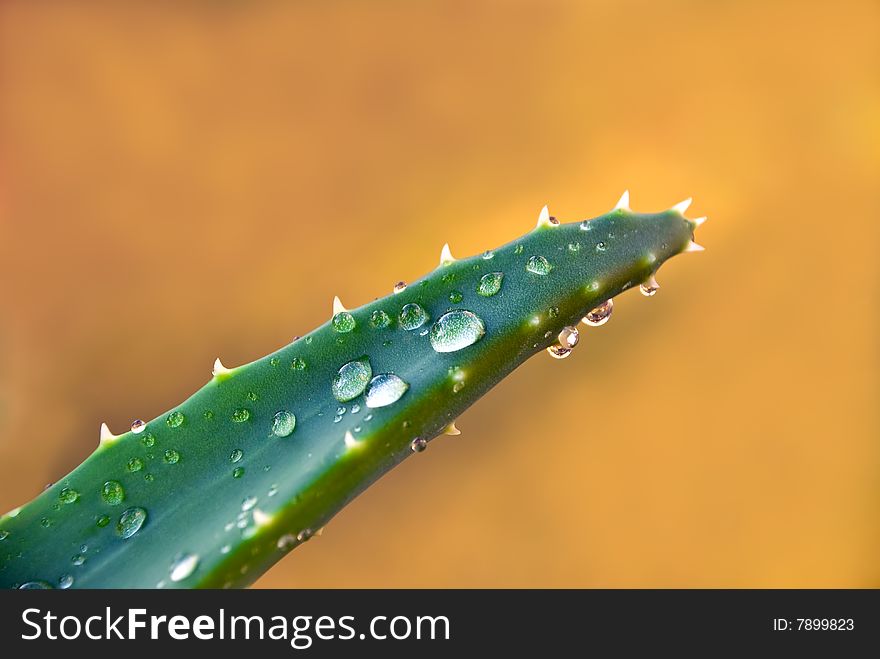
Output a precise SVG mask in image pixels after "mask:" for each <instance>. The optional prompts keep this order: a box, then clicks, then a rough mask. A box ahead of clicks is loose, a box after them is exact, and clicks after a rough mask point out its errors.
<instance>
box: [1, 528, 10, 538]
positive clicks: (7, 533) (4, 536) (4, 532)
mask: <svg viewBox="0 0 880 659" xmlns="http://www.w3.org/2000/svg"><path fill="white" fill-rule="evenodd" d="M8 537H9V531H5V530H0V540H6V538H8Z"/></svg>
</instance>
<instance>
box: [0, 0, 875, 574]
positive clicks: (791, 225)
mask: <svg viewBox="0 0 880 659" xmlns="http://www.w3.org/2000/svg"><path fill="white" fill-rule="evenodd" d="M878 62H880V5H878V3H877V2H873V1H864V2H859V1H851V2H837V3H828V2H804V1H802V0H801V1H791V2H758V1H754V2H751V1H749V2H703V1H689V2H688V1H682V2H647V1H644V2H608V1H601V0H597V1H594V2H549V1H542V2H488V3H487V2H481V3H478V2H464V1H446V2H440V3H429V2H419V3H408V2H403V1H398V2H391V1H383V2H379V1H378V0H377V1H374V2H305V1H304V2H296V3H280V2H266V3H250V2H233V1H224V2H219V1H217V2H193V3H173V2H149V3H147V2H142V3H123V4H121V5H120V4H118V3H113V4H111V3H98V2H79V3H33V2H27V1H26V0H22V1H19V2H10V1H6V2H3V3H2V5H0V282H2V283H0V286H2V291H0V292H2V306H0V461H2V464H3V469H2V477H0V510H6V509H9V508H12V507H13V506H16V505H19V504H21V503H23V502H24V501H25V500H27V499H29V498H31V497H32V496H34V495H36V494H37V493H39V492H40V490H41V489H42V487H43V485H44V484H45V483H47V482H50V481H54V480H55V479H57V478H59V477H60V476H62V475H63V474H64V473H66V472H67V471H68V470H69V469H71V468H72V467H74V466H75V465H76V464H77V463H78V462H79V461H80V460H81V459H82V458H83V457H85V455H86V454H87V453H89V452H90V451H91V450H92V449H93V447H94V446H95V443H96V442H97V439H98V425H99V423H100V422H101V421H104V420H106V421H107V422H108V423H109V424H110V427H111V428H113V429H116V430H117V431H121V430H123V429H124V428H126V427H127V426H128V424H129V423H130V421H131V419H133V418H135V417H141V418H145V419H146V418H152V417H154V416H156V415H158V414H160V413H161V412H163V411H165V410H166V409H167V408H169V407H171V406H172V405H173V404H174V403H175V402H177V401H179V400H181V399H183V398H184V397H185V396H187V395H188V394H189V393H191V392H192V391H194V390H195V389H197V388H198V387H200V386H201V385H202V384H203V383H204V382H206V381H207V380H208V378H209V377H210V370H211V364H212V362H213V360H214V358H215V357H216V356H217V355H222V357H223V360H224V362H225V363H227V364H231V365H234V364H238V363H242V362H246V361H250V360H252V359H255V358H257V357H260V356H262V355H264V354H266V353H267V352H269V351H271V350H274V349H276V348H278V347H280V346H281V345H283V344H285V343H287V342H288V341H289V340H290V339H291V338H292V336H293V335H295V334H303V333H305V332H306V331H308V330H310V329H312V328H313V327H314V326H316V325H318V324H320V323H322V322H323V321H324V320H326V318H327V317H328V315H329V313H330V306H331V305H330V301H331V299H332V297H333V295H337V294H338V295H340V296H341V297H342V299H343V300H344V301H345V302H346V304H348V305H349V306H356V305H359V304H361V303H364V302H366V301H369V300H371V299H373V298H374V297H376V296H378V295H384V294H386V293H388V292H390V289H391V286H392V284H393V283H394V282H395V281H397V280H399V279H406V280H412V279H414V278H416V277H418V276H420V275H422V274H424V273H425V272H426V271H428V270H430V269H432V268H433V267H434V266H435V264H436V261H437V257H438V254H439V251H440V246H441V245H442V244H443V243H444V242H446V241H450V242H451V243H452V247H453V252H454V253H455V254H457V255H469V254H473V253H475V252H478V251H482V250H484V249H486V248H489V247H494V246H497V245H498V244H501V243H504V242H506V241H508V240H510V239H512V238H513V237H515V236H517V235H519V234H521V233H524V232H525V231H528V230H529V229H531V228H532V226H533V225H534V222H535V218H536V216H537V213H538V210H539V209H540V207H541V206H542V205H543V204H544V203H549V204H550V208H551V211H552V212H553V213H554V214H555V215H558V216H559V217H560V218H561V219H562V220H563V221H570V220H575V219H581V218H583V217H591V216H595V215H598V214H600V213H603V212H605V211H606V210H608V209H610V208H611V206H612V205H613V204H614V203H615V201H616V200H617V198H618V197H619V196H620V193H621V192H622V191H623V190H624V189H625V188H629V189H630V190H631V192H632V205H633V208H634V209H635V210H643V211H656V210H660V209H663V208H667V207H669V206H670V205H672V204H673V203H675V202H678V201H680V200H681V199H683V198H685V197H688V196H691V195H693V196H694V199H695V201H694V205H693V207H692V210H691V211H690V213H689V214H690V215H691V216H692V217H696V216H698V215H708V216H709V219H710V221H709V223H708V224H706V225H705V226H704V227H703V228H701V229H700V231H699V234H698V239H699V242H701V243H702V244H704V245H705V246H706V247H707V251H706V252H705V253H703V254H699V255H688V256H685V257H680V258H676V259H675V260H673V261H672V262H670V263H669V264H668V265H666V266H665V267H664V268H663V269H662V271H661V272H660V275H659V277H658V279H659V281H660V283H661V284H662V288H661V290H660V292H659V294H658V295H657V296H655V297H654V298H652V299H650V300H647V299H645V298H643V297H641V296H639V295H638V293H634V292H630V293H628V294H626V295H624V296H622V297H621V298H620V299H618V300H617V301H616V303H617V304H616V308H615V314H614V318H613V319H612V320H611V322H610V323H609V324H608V325H607V326H605V327H602V328H600V329H595V330H593V329H589V330H585V331H584V332H583V333H582V338H583V340H582V343H581V345H580V346H579V347H578V349H577V350H576V352H575V354H574V355H573V357H572V358H571V359H568V360H566V361H563V362H557V361H555V360H552V359H549V358H545V357H544V356H538V357H537V358H535V359H533V360H531V361H530V362H529V363H527V364H526V365H525V366H524V367H522V368H521V369H519V370H518V371H516V372H515V373H514V374H513V375H512V377H510V378H508V379H507V380H506V381H505V382H503V383H502V384H501V385H500V386H499V387H497V389H495V390H494V391H493V392H491V394H490V395H488V396H487V397H486V398H485V399H484V400H483V401H481V402H480V403H479V404H478V405H476V406H475V407H474V408H472V409H471V410H470V411H468V412H467V413H466V414H465V415H464V416H463V418H462V419H461V420H460V422H459V427H460V428H461V429H462V431H463V434H462V435H461V436H459V437H446V438H441V439H439V440H438V441H437V442H435V443H432V444H431V447H430V450H429V451H428V452H427V453H425V454H424V455H423V456H420V457H418V458H417V459H413V460H408V461H406V462H405V463H404V464H403V465H401V466H400V467H399V468H397V469H396V470H394V471H393V472H392V473H391V474H389V475H388V476H387V477H385V478H384V479H382V480H381V481H380V482H379V483H377V484H376V485H375V486H374V487H372V488H371V489H370V490H369V491H368V492H367V493H366V494H364V495H363V496H361V497H360V498H359V499H358V500H357V501H355V502H354V503H353V504H352V505H351V506H349V507H348V508H347V509H345V510H344V511H343V512H342V513H341V514H340V515H339V516H338V517H337V518H336V519H334V520H333V521H332V522H331V523H330V524H329V525H328V527H327V529H326V531H325V533H324V535H323V536H322V537H321V538H320V539H318V540H317V541H315V542H311V543H309V544H308V545H306V546H304V547H303V548H301V549H299V550H297V551H295V552H294V553H293V554H292V555H291V556H289V557H287V558H286V559H285V560H284V561H282V562H281V563H280V564H279V565H278V566H276V568H275V569H274V570H272V571H271V572H270V573H268V574H267V575H266V576H265V577H263V578H262V579H261V580H260V581H259V582H258V585H260V586H265V587H306V586H311V587H324V586H328V587H342V586H352V587H361V586H378V587H385V586H389V587H390V586H400V587H410V586H414V587H418V586H439V587H446V586H455V587H480V586H500V587H507V586H527V587H530V586H548V587H566V586H572V587H581V586H585V587H592V586H606V587H621V586H622V587H635V586H648V587H653V586H672V587H677V586H693V587H704V586H730V587H753V586H754V587H776V586H795V587H800V586H820V587H822V586H857V587H858V586H872V587H877V586H880V561H878V556H880V443H878V440H880V418H878V405H877V403H878V394H880V382H878V370H877V367H878V341H877V337H878V335H880V327H878V324H880V323H878V317H880V311H878V302H880V296H878V289H880V276H878V275H880V267H878V261H877V255H876V253H877V245H878V238H880V229H878V227H880V186H878V181H880V178H878V173H880V75H878V68H880V67H878ZM584 334H585V335H586V336H583V335H584Z"/></svg>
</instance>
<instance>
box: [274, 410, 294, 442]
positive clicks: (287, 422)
mask: <svg viewBox="0 0 880 659" xmlns="http://www.w3.org/2000/svg"><path fill="white" fill-rule="evenodd" d="M294 428H296V416H294V414H293V413H292V412H288V411H287V410H281V411H280V412H276V413H275V416H273V417H272V434H273V435H275V436H276V437H287V436H288V435H290V433H292V432H293V429H294Z"/></svg>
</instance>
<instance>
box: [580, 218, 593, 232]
mask: <svg viewBox="0 0 880 659" xmlns="http://www.w3.org/2000/svg"><path fill="white" fill-rule="evenodd" d="M592 230H593V226H592V225H591V224H590V221H589V220H584V221H583V222H581V231H592Z"/></svg>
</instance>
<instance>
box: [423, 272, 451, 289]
mask: <svg viewBox="0 0 880 659" xmlns="http://www.w3.org/2000/svg"><path fill="white" fill-rule="evenodd" d="M440 281H442V282H443V283H444V284H448V283H450V282H453V281H455V273H454V272H444V273H443V276H441V277H440ZM427 285H428V280H427V279H425V280H423V281H422V286H427Z"/></svg>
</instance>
